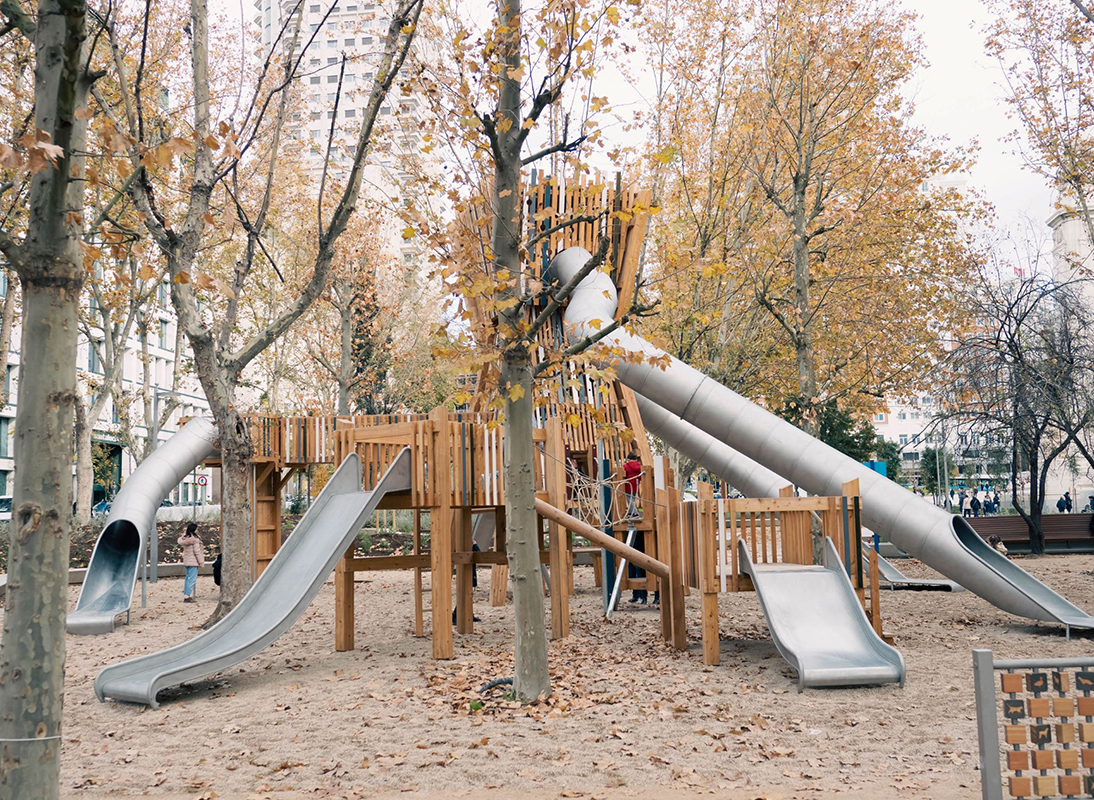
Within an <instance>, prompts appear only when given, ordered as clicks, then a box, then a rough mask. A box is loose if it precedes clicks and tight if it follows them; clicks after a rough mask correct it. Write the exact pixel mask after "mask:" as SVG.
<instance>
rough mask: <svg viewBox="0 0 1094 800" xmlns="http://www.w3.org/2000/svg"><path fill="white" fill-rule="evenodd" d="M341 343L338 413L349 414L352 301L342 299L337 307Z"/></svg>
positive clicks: (351, 368)
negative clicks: (340, 327) (340, 328)
mask: <svg viewBox="0 0 1094 800" xmlns="http://www.w3.org/2000/svg"><path fill="white" fill-rule="evenodd" d="M338 319H339V323H340V324H341V326H342V345H341V352H340V353H339V357H338V415H339V416H347V415H348V414H349V387H350V383H352V382H353V303H351V302H349V301H344V302H343V303H342V305H341V306H340V307H339V309H338Z"/></svg>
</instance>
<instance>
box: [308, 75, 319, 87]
mask: <svg viewBox="0 0 1094 800" xmlns="http://www.w3.org/2000/svg"><path fill="white" fill-rule="evenodd" d="M308 83H310V84H311V85H312V86H315V85H316V84H318V83H319V76H318V75H312V76H311V77H310V78H308Z"/></svg>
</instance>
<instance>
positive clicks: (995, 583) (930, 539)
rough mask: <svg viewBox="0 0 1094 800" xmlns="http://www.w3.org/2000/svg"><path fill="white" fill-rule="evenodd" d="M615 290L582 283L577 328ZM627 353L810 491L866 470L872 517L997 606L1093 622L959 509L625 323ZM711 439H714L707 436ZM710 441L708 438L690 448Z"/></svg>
mask: <svg viewBox="0 0 1094 800" xmlns="http://www.w3.org/2000/svg"><path fill="white" fill-rule="evenodd" d="M588 259H589V254H588V251H586V250H584V249H582V248H578V247H571V248H568V249H567V250H564V251H563V252H562V253H560V254H559V255H558V256H556V257H555V259H554V261H553V262H552V264H551V271H553V273H554V274H555V275H556V276H557V277H558V279H559V280H560V281H561V283H563V284H565V283H566V282H568V281H569V280H571V279H572V278H573V277H575V276H576V275H577V274H578V273H579V271H580V270H581V267H582V266H583V265H584V264H585V263H587V261H588ZM616 302H617V301H616V291H615V285H614V284H613V283H612V280H611V277H610V276H609V275H608V274H607V273H604V272H600V271H594V272H592V273H591V274H590V275H588V276H586V277H585V278H584V279H583V280H582V281H581V283H580V285H579V286H578V287H577V288H576V289H575V291H574V292H573V294H572V295H571V297H570V302H569V305H568V306H567V307H566V311H565V315H564V320H565V322H566V325H567V327H568V328H570V329H571V330H573V331H574V333H575V334H576V335H578V336H584V335H589V334H592V333H595V332H596V331H598V330H600V329H601V328H602V327H603V326H604V325H605V324H607V322H608V321H610V320H611V319H613V318H614V315H615V310H616ZM603 341H604V343H605V344H608V345H611V346H612V347H613V348H615V349H616V350H617V351H618V352H619V353H621V354H622V353H627V352H631V353H634V352H638V353H642V354H643V355H645V356H646V358H644V359H642V361H641V362H640V363H636V361H635V360H634V359H625V358H620V359H617V360H616V361H615V362H614V364H613V366H614V368H615V370H616V374H617V376H618V377H619V379H620V380H621V381H623V383H625V384H626V385H627V386H629V387H630V388H631V389H633V390H634V391H635V392H636V393H637V394H639V395H642V396H644V397H646V398H647V399H649V400H651V401H652V402H654V403H656V404H657V405H659V406H661V407H662V408H664V409H665V410H667V411H669V412H671V413H672V414H673V415H675V416H676V417H679V418H680V419H682V420H684V421H686V422H689V423H691V424H692V425H694V426H695V427H696V428H698V429H700V430H701V431H702V432H704V433H705V434H708V435H709V436H710V437H712V438H713V439H715V440H716V441H718V442H722V443H725V444H732V447H733V449H734V450H736V451H739V453H740V454H741V455H744V456H746V457H747V458H748V459H751V460H752V461H755V462H757V463H759V464H762V465H763V466H764V467H766V468H767V469H768V470H770V471H771V472H773V473H774V474H776V475H781V476H783V477H784V478H786V479H787V480H788V481H790V482H792V483H793V484H794V485H796V486H800V487H802V488H804V489H805V490H806V491H808V492H809V493H811V494H816V495H838V494H841V493H842V485H843V484H844V483H845V482H846V481H849V480H853V479H858V481H859V490H860V493H861V495H862V499H863V519H864V521H865V523H866V524H867V525H868V526H869V527H870V528H871V529H873V530H874V531H876V532H877V533H879V534H880V535H881V537H882V538H884V539H886V540H888V541H891V542H893V543H894V544H896V545H897V546H899V547H901V548H902V549H904V550H905V551H907V552H908V553H909V554H910V555H912V556H914V557H915V558H918V559H919V560H920V561H923V562H924V563H926V564H927V565H928V566H930V567H931V568H933V569H935V570H937V571H939V572H941V573H942V574H943V575H945V576H946V577H948V578H950V579H952V580H955V581H957V582H958V583H959V584H961V585H962V586H964V587H965V588H967V589H969V590H970V591H972V592H975V593H976V594H978V595H979V596H980V597H982V598H984V599H985V600H987V601H988V602H990V603H992V604H994V605H995V606H997V607H999V608H1001V609H1003V610H1004V611H1008V612H1010V613H1012V614H1016V615H1018V616H1023V617H1029V618H1031V619H1037V620H1049V621H1055V622H1060V623H1063V624H1064V625H1065V626H1069V627H1077V628H1094V617H1091V616H1090V615H1089V614H1087V613H1086V612H1085V611H1083V610H1082V609H1080V608H1078V607H1077V606H1075V605H1073V604H1072V603H1070V602H1068V601H1067V600H1066V599H1064V598H1063V597H1061V596H1060V595H1058V594H1057V593H1056V592H1054V591H1052V590H1051V589H1050V588H1048V587H1047V586H1045V585H1044V584H1043V583H1041V582H1040V581H1038V580H1037V579H1036V578H1034V577H1033V576H1032V575H1030V574H1028V573H1027V572H1025V571H1024V570H1023V569H1021V568H1020V567H1019V566H1017V565H1016V564H1014V563H1013V562H1011V561H1010V560H1009V559H1007V558H1006V557H1005V556H1002V555H1000V554H999V553H997V552H995V551H994V550H992V549H991V548H990V547H989V546H988V545H987V543H986V542H984V541H983V540H982V539H980V537H979V536H977V535H976V533H975V531H973V530H972V528H970V527H969V526H968V524H967V523H965V522H964V521H963V520H962V519H961V518H960V517H955V516H953V515H952V514H950V513H948V512H946V511H945V510H943V509H941V508H938V507H937V506H935V505H933V504H932V503H930V502H928V501H927V500H925V499H924V498H921V497H918V496H916V495H914V494H912V493H911V492H909V491H908V490H907V489H904V488H903V487H900V486H898V485H896V484H895V483H893V482H892V481H889V480H888V479H886V478H884V477H882V476H881V475H879V474H878V473H876V472H874V471H873V470H871V469H869V468H868V467H866V466H865V465H863V464H860V463H858V462H857V461H855V460H853V459H851V458H848V457H847V456H845V455H843V454H842V453H840V452H839V451H838V450H835V449H834V448H832V447H829V446H828V445H826V444H824V443H823V442H820V441H818V440H817V439H814V438H813V437H812V436H810V435H809V434H807V433H805V432H804V431H802V430H800V429H798V428H796V427H795V426H793V425H791V424H790V423H788V422H786V421H785V420H782V419H780V418H779V417H777V416H775V415H774V414H772V413H770V412H769V411H767V410H765V409H763V408H760V407H759V406H757V405H756V404H754V403H752V402H750V401H749V400H747V399H746V398H744V397H742V396H741V395H739V394H737V393H736V392H733V391H731V390H730V389H727V388H726V387H725V386H722V385H721V384H719V383H718V382H717V381H714V380H712V379H711V378H709V377H707V376H705V375H703V374H702V373H701V372H699V371H698V370H696V369H694V368H692V367H690V366H688V365H687V364H684V363H683V362H681V361H679V360H678V359H675V358H673V357H672V356H670V355H668V354H667V353H665V352H664V351H662V350H659V349H658V348H656V347H654V346H653V345H651V344H650V343H649V342H647V341H645V340H644V339H642V338H640V337H638V336H634V335H632V334H630V333H627V332H626V331H623V330H616V331H613V332H612V333H611V334H609V335H608V336H607V337H605V338H604V340H603ZM704 441H705V440H704ZM708 449H709V446H708V444H705V443H704V442H700V443H699V444H697V445H695V447H694V450H695V451H697V452H698V455H693V454H692V452H691V451H689V450H688V449H685V448H681V450H682V451H683V452H685V453H686V454H687V455H689V456H690V457H693V458H696V459H700V458H701V457H702V455H703V454H704V453H705V452H706V451H707V450H708Z"/></svg>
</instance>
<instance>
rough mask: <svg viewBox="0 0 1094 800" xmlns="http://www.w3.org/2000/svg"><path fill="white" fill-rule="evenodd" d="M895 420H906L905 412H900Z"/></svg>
mask: <svg viewBox="0 0 1094 800" xmlns="http://www.w3.org/2000/svg"><path fill="white" fill-rule="evenodd" d="M896 418H897V419H908V415H907V414H906V413H905V412H903V411H901V412H900V413H899V414H897V415H896Z"/></svg>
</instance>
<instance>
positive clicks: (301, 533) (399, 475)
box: [95, 449, 411, 708]
mask: <svg viewBox="0 0 1094 800" xmlns="http://www.w3.org/2000/svg"><path fill="white" fill-rule="evenodd" d="M410 473H411V465H410V450H409V449H404V450H403V451H402V452H401V453H400V454H399V455H398V456H397V457H396V458H395V460H394V461H393V462H392V464H391V466H390V467H388V469H387V471H386V472H385V473H384V474H383V476H381V478H380V480H379V481H378V482H377V483H376V488H375V489H374V490H373V491H371V492H363V491H361V462H360V459H359V458H358V456H357V455H356V454H353V453H351V454H350V455H349V456H347V457H346V460H345V461H343V462H342V464H341V466H339V467H338V469H337V470H336V471H335V473H334V475H333V476H331V479H330V480H329V481H328V482H327V485H326V486H324V487H323V491H322V492H320V493H319V497H317V498H316V499H315V502H314V503H312V504H311V506H310V507H309V508H308V510H307V513H305V514H304V516H303V518H302V519H301V520H300V522H299V523H298V524H297V526H296V527H295V528H294V529H293V532H292V533H291V534H290V535H289V538H288V539H286V540H285V543H284V544H283V545H282V546H281V549H280V550H278V551H277V555H275V556H274V557H273V560H272V561H271V562H270V563H269V566H267V567H266V569H265V570H263V572H262V575H260V576H259V578H258V580H257V581H255V583H254V585H253V586H252V587H251V590H250V591H249V592H247V594H246V595H245V596H244V598H243V599H242V600H241V601H239V604H238V605H237V606H236V607H235V608H233V609H232V610H231V611H230V612H229V613H228V614H227V615H226V616H225V617H224V618H223V619H221V620H220V621H219V622H218V623H217V624H216V625H214V626H213V627H211V628H209V630H207V631H204V632H202V633H200V634H198V635H197V636H195V637H194V638H193V639H190V640H189V641H187V642H183V643H182V644H180V645H176V646H175V647H171V648H168V649H167V650H161V651H160V652H158V653H152V654H151V655H146V656H140V657H138V658H133V659H130V660H129V661H123V662H121V663H120V664H113V665H111V666H109V667H106V668H104V669H103V670H102V671H101V672H99V674H98V675H97V676H96V677H95V694H96V695H98V697H99V699H100V700H104V699H106V698H107V697H113V698H115V699H116V700H125V701H128V702H130V703H144V704H145V705H149V706H152V707H153V708H156V707H158V703H157V701H156V695H157V694H159V692H160V691H162V690H163V689H166V688H169V687H171V686H178V685H179V684H180V683H183V682H185V681H192V680H197V679H199V678H203V677H205V676H207V675H212V674H214V673H217V672H220V671H222V670H225V669H227V668H228V667H231V666H233V665H235V664H238V663H240V662H241V661H244V660H246V659H248V658H250V657H251V656H253V655H255V654H256V653H259V652H261V651H262V650H263V649H265V648H266V647H268V646H269V645H270V644H272V643H273V642H274V641H276V640H277V639H278V637H280V636H281V634H283V633H285V631H287V630H288V629H289V628H290V627H292V625H293V623H294V622H296V620H297V619H298V618H299V617H300V615H301V614H303V613H304V611H305V610H306V609H307V607H308V606H309V605H310V604H311V601H312V599H313V598H314V597H315V596H316V594H318V593H319V590H320V589H321V588H322V587H323V584H324V583H326V580H327V578H328V576H329V575H330V574H331V572H333V571H334V567H335V565H336V564H337V563H338V559H340V558H341V557H342V554H343V553H345V552H346V548H348V547H349V545H350V543H351V542H352V541H353V539H354V538H355V537H356V536H357V534H358V532H359V531H360V530H361V526H362V525H364V524H365V521H366V520H367V519H368V516H369V515H370V514H371V513H372V512H373V511H375V510H376V508H377V506H379V504H380V501H381V500H382V499H383V497H384V496H385V495H386V494H389V493H392V492H400V491H407V490H409V489H410Z"/></svg>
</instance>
